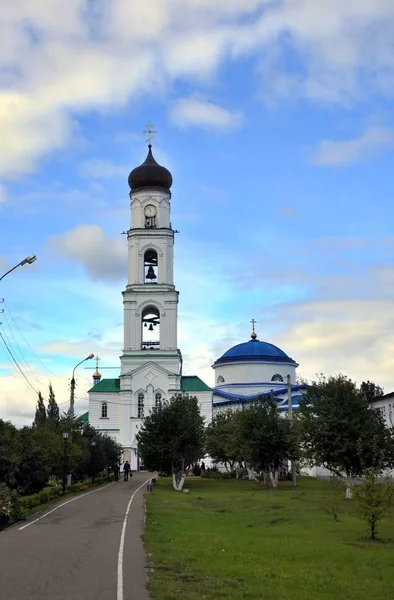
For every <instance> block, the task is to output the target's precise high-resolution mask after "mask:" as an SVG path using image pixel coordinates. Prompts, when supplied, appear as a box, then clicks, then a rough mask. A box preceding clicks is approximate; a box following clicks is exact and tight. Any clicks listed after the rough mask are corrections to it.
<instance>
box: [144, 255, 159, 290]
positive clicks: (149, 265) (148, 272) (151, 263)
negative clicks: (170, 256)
mask: <svg viewBox="0 0 394 600" xmlns="http://www.w3.org/2000/svg"><path fill="white" fill-rule="evenodd" d="M157 277H158V260H157V252H156V250H152V249H149V250H146V252H145V254H144V283H157Z"/></svg>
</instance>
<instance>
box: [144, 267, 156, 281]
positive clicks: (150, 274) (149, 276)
mask: <svg viewBox="0 0 394 600" xmlns="http://www.w3.org/2000/svg"><path fill="white" fill-rule="evenodd" d="M146 279H157V277H156V275H155V272H154V270H153V267H149V269H148V272H147V274H146Z"/></svg>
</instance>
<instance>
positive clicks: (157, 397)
mask: <svg viewBox="0 0 394 600" xmlns="http://www.w3.org/2000/svg"><path fill="white" fill-rule="evenodd" d="M155 404H156V406H161V394H160V392H157V394H156V396H155Z"/></svg>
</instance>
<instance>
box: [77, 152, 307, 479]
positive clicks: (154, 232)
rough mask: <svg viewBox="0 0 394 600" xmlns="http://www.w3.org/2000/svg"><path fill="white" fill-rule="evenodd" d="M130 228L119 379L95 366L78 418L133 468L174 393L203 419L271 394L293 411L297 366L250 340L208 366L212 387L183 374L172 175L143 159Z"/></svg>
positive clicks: (135, 177) (134, 176)
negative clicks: (150, 423) (154, 416)
mask: <svg viewBox="0 0 394 600" xmlns="http://www.w3.org/2000/svg"><path fill="white" fill-rule="evenodd" d="M128 182H129V186H130V189H131V192H130V201H131V202H130V229H129V230H128V231H127V241H128V273H127V285H126V289H125V290H124V292H123V309H124V310H123V315H124V335H123V350H122V355H121V356H120V374H119V377H116V378H114V379H102V377H101V375H100V373H99V371H98V368H96V372H95V373H94V375H93V382H94V385H93V387H92V388H91V389H90V390H89V413H88V414H87V415H83V418H84V419H86V418H88V420H89V423H90V424H91V425H92V426H93V427H95V428H96V429H97V430H99V431H100V432H102V433H107V434H108V435H110V436H111V437H113V438H114V439H115V440H116V441H117V442H118V443H119V444H120V445H121V447H122V452H123V457H122V459H123V461H125V460H129V462H130V464H131V468H132V469H133V470H138V469H139V468H140V466H141V465H140V462H139V456H138V448H137V441H136V434H137V433H138V430H139V428H140V427H141V424H142V422H143V419H144V417H145V416H146V415H147V414H148V413H149V412H150V411H151V410H152V408H153V407H155V406H158V405H160V404H161V403H162V402H164V401H165V400H168V399H170V398H171V396H173V395H174V394H177V393H188V394H190V395H193V396H197V398H198V401H199V404H200V408H201V414H202V415H203V416H204V417H205V419H206V422H209V421H210V420H211V418H212V414H213V413H215V412H217V411H222V410H228V409H229V408H231V409H234V408H242V407H243V406H244V405H245V404H248V403H249V402H253V401H256V400H257V399H258V398H260V397H261V396H264V395H265V396H267V395H273V396H274V398H275V399H276V401H277V403H278V406H279V408H280V410H281V411H283V412H286V411H287V410H288V403H289V401H290V398H292V400H291V402H292V405H293V407H294V408H297V407H298V402H299V399H300V397H301V393H302V389H303V388H304V386H298V385H296V381H295V369H296V367H297V366H298V365H297V363H296V362H295V361H294V360H293V359H292V358H290V357H289V356H287V354H285V353H284V352H283V351H282V350H280V349H279V348H277V347H276V346H274V345H272V344H269V343H267V342H262V341H259V340H258V339H257V335H256V333H255V330H254V326H255V321H254V320H253V321H252V325H253V332H252V336H251V339H250V340H249V341H247V342H244V343H241V344H238V345H236V346H234V347H233V348H230V349H229V350H228V351H227V352H225V353H224V354H223V356H222V357H220V358H219V359H217V360H216V362H215V363H214V364H213V369H214V373H215V386H214V388H213V389H212V388H210V387H209V386H208V385H206V384H205V383H204V382H203V381H202V380H201V379H200V378H199V377H198V376H196V375H184V374H183V366H182V362H183V361H182V353H181V350H180V349H179V348H178V341H177V324H178V296H179V293H178V291H177V290H176V288H175V285H174V233H175V232H174V230H173V228H172V225H171V191H170V190H171V186H172V175H171V173H170V172H169V171H168V170H167V169H166V168H165V167H162V166H161V165H159V164H158V163H157V162H156V160H155V159H154V157H153V154H152V147H151V145H149V151H148V155H147V157H146V159H145V161H144V162H143V163H142V165H140V166H139V167H136V168H135V169H134V170H132V171H131V173H130V175H129V179H128Z"/></svg>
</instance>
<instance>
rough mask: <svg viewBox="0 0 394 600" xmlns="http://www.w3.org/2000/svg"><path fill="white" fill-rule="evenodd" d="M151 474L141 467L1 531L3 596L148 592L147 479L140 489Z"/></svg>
mask: <svg viewBox="0 0 394 600" xmlns="http://www.w3.org/2000/svg"><path fill="white" fill-rule="evenodd" d="M148 476H149V475H148V474H146V473H137V474H136V473H135V474H134V476H133V478H132V479H131V480H129V481H128V482H126V483H125V482H123V481H120V482H119V483H113V484H110V485H109V486H108V487H104V488H99V489H97V490H95V491H94V492H93V493H88V494H84V495H81V496H78V497H76V498H77V499H76V500H75V501H72V502H69V503H68V504H65V505H64V506H61V507H60V508H58V509H57V510H55V511H54V512H51V513H50V512H49V511H47V513H44V516H43V518H41V519H40V520H38V521H36V522H34V520H35V519H37V518H38V517H41V516H42V515H37V516H36V517H33V518H32V519H31V521H30V523H31V524H30V525H29V522H25V523H23V524H21V525H23V526H24V525H29V526H28V527H25V528H24V529H20V528H19V527H20V526H19V527H18V526H16V527H13V528H11V529H8V530H7V531H5V532H3V533H0V599H1V600H46V599H48V600H49V599H51V600H66V599H67V600H69V599H72V600H148V599H149V596H148V593H147V591H146V589H145V585H146V579H147V573H146V564H145V558H144V549H143V543H142V540H141V535H142V533H143V520H144V510H143V492H144V491H145V485H143V487H142V488H141V490H139V491H138V492H136V490H137V489H138V487H139V486H141V484H143V483H144V482H145V481H146V480H147V478H148ZM134 492H136V493H135V495H134V497H133V500H132V502H131V505H130V506H129V514H128V516H127V517H125V513H126V510H127V507H128V505H129V502H130V499H131V497H132V495H133V493H134ZM65 500H66V498H65ZM122 531H123V535H122ZM122 539H124V544H122V542H121V540H122ZM120 547H121V548H122V547H123V552H122V551H121V552H120V553H119V549H120ZM119 554H120V555H121V558H122V556H123V565H122V560H119ZM119 563H121V564H119ZM122 571H123V576H122ZM122 585H123V589H122Z"/></svg>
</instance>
